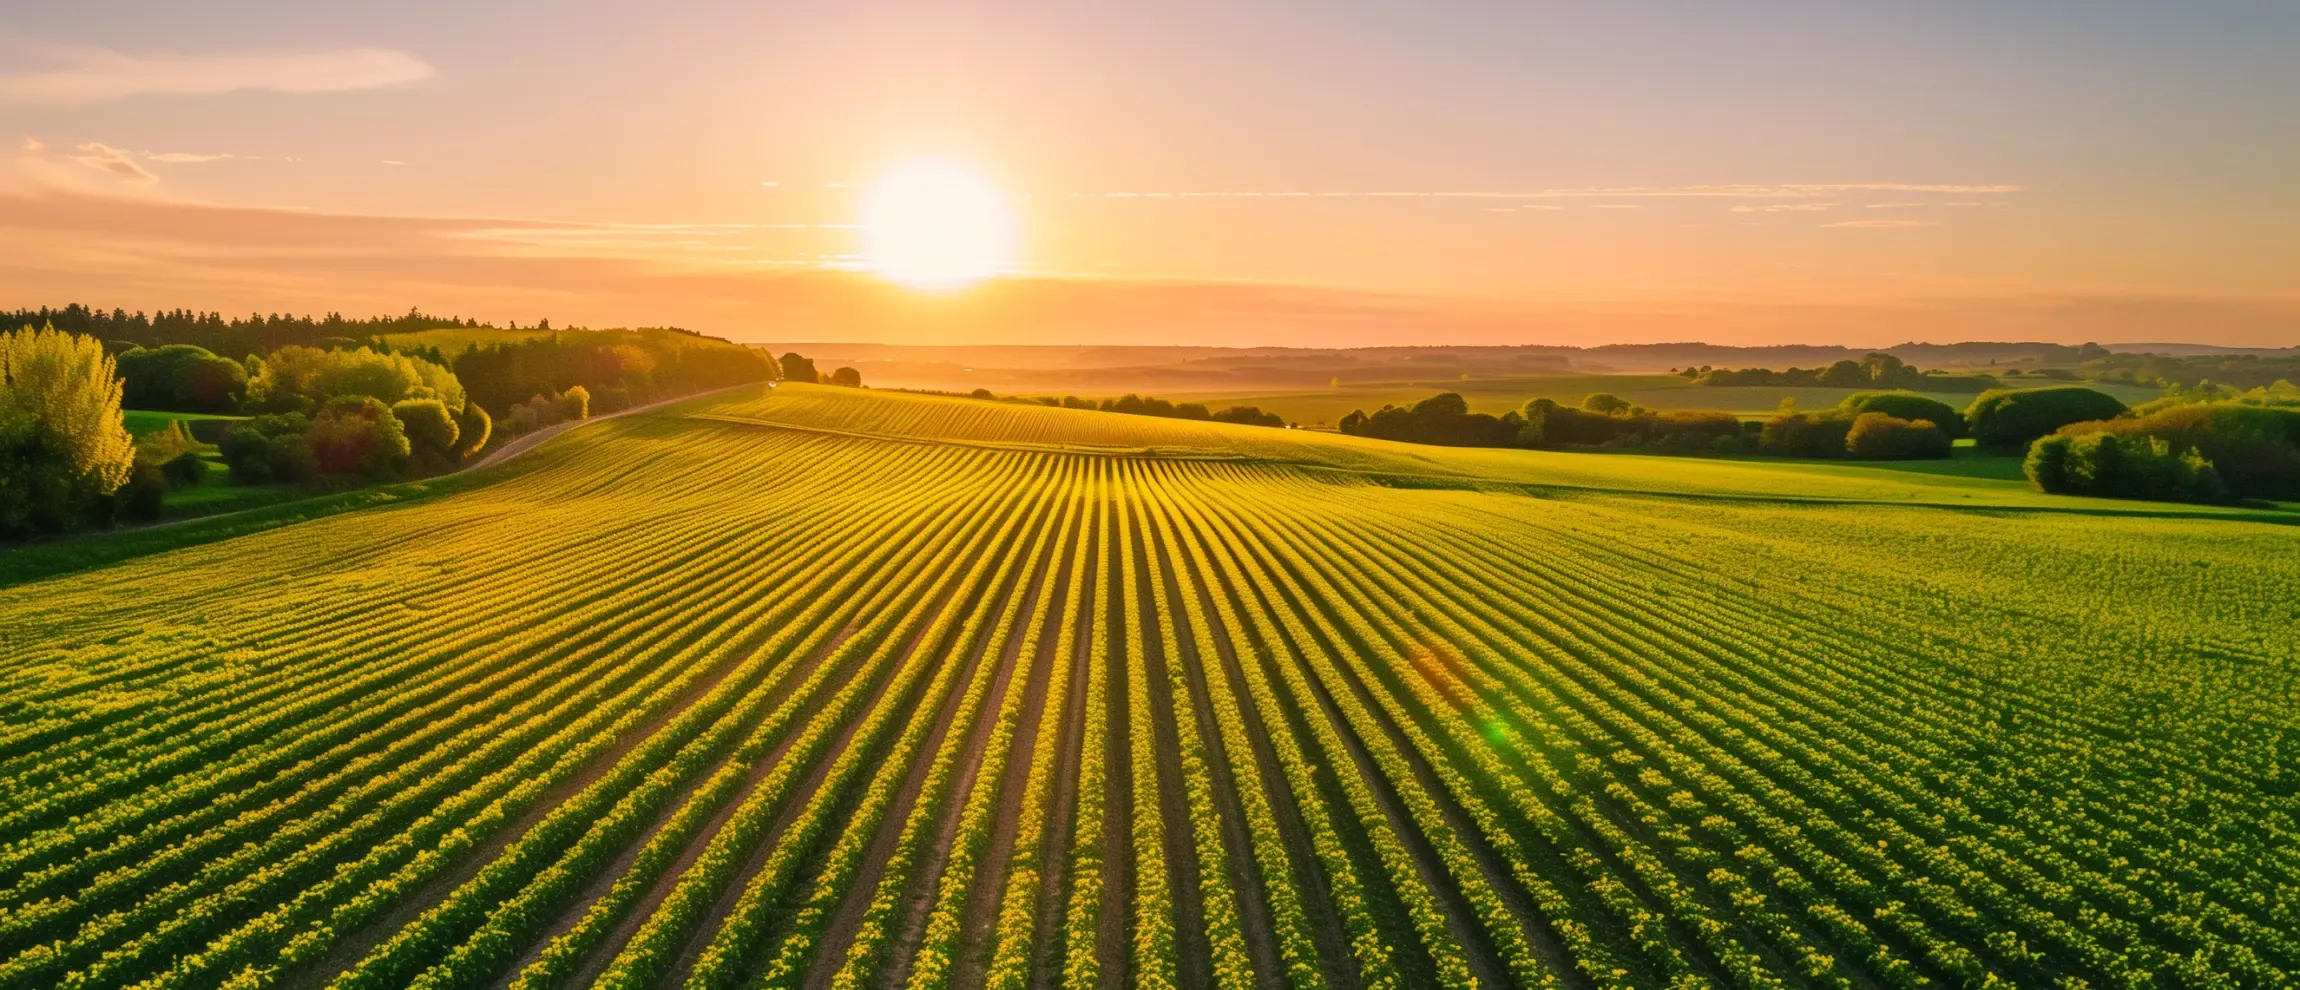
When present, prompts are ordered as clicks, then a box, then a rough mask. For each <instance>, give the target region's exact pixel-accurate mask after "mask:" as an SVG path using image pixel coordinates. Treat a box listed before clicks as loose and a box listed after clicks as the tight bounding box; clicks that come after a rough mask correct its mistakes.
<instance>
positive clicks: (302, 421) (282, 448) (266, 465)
mask: <svg viewBox="0 0 2300 990" xmlns="http://www.w3.org/2000/svg"><path fill="white" fill-rule="evenodd" d="M310 429H311V420H310V419H309V418H307V417H305V416H304V414H302V413H285V414H282V415H276V416H257V417H255V418H253V419H250V420H247V421H246V422H243V423H240V424H238V425H236V426H233V427H232V429H231V432H229V433H226V434H224V439H223V442H221V443H219V444H217V445H216V446H217V448H218V449H219V450H220V451H222V453H223V457H224V467H225V468H227V469H229V470H230V471H231V480H232V484H235V485H264V484H270V483H272V482H275V481H278V482H292V481H303V480H305V479H307V478H310V477H311V476H312V475H313V474H314V473H316V470H317V469H316V467H315V466H313V465H312V463H311V448H310V447H309V446H308V445H307V444H306V443H305V441H304V433H305V432H306V431H308V430H310Z"/></svg>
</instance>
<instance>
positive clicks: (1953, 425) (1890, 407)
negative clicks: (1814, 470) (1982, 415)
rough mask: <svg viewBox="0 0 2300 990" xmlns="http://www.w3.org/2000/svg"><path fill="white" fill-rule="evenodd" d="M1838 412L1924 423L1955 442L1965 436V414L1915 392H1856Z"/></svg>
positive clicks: (1847, 414)
mask: <svg viewBox="0 0 2300 990" xmlns="http://www.w3.org/2000/svg"><path fill="white" fill-rule="evenodd" d="M1837 411H1838V412H1840V413H1842V414H1843V415H1844V416H1845V417H1846V418H1848V419H1851V418H1855V417H1858V416H1860V415H1861V414H1862V413H1873V412H1878V413H1884V414H1885V415H1887V416H1892V417H1895V418H1898V419H1905V420H1908V421H1910V422H1915V421H1917V420H1920V419H1921V420H1925V421H1926V422H1929V423H1931V424H1933V425H1934V426H1935V427H1938V428H1939V429H1940V431H1941V432H1942V433H1945V434H1947V435H1948V437H1949V439H1951V440H1954V439H1957V438H1958V437H1962V436H1964V435H1965V417H1964V415H1963V414H1961V413H1959V412H1957V411H1956V409H1955V408H1953V407H1951V406H1950V405H1949V404H1948V403H1946V402H1942V401H1940V400H1939V399H1928V398H1925V397H1924V396H1921V395H1918V394H1916V393H1915V392H1855V393H1853V394H1852V395H1848V396H1846V397H1845V401H1843V402H1840V403H1838V404H1837Z"/></svg>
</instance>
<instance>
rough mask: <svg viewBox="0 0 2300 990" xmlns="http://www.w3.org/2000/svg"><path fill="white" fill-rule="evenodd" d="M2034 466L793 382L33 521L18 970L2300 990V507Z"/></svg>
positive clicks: (9, 881) (7, 962) (406, 982)
mask: <svg viewBox="0 0 2300 990" xmlns="http://www.w3.org/2000/svg"><path fill="white" fill-rule="evenodd" d="M1471 386H1479V387H1481V388H1482V383H1475V382H1469V383H1462V385H1461V386H1460V388H1461V390H1462V391H1464V394H1465V395H1470V394H1472V393H1471V389H1470V387H1471ZM1545 387H1546V386H1545ZM1556 387H1557V388H1558V389H1560V390H1561V391H1560V392H1559V393H1558V394H1557V396H1556V397H1558V398H1561V399H1562V398H1567V397H1571V398H1574V399H1578V398H1579V395H1580V394H1582V393H1584V392H1586V391H1595V390H1609V391H1615V392H1617V393H1619V394H1622V395H1624V396H1625V397H1628V398H1631V399H1632V400H1633V401H1639V402H1647V400H1645V399H1640V398H1638V390H1636V389H1625V388H1621V387H1619V385H1618V384H1616V385H1615V386H1614V387H1611V388H1604V389H1599V388H1591V387H1587V383H1586V382H1583V381H1574V380H1570V379H1561V380H1559V384H1558V385H1557V386H1556ZM1429 391H1430V389H1429V388H1428V387H1427V386H1415V387H1414V388H1413V389H1411V390H1410V393H1411V395H1412V397H1415V398H1419V397H1422V396H1425V395H1426V394H1427V393H1428V392H1429ZM1723 391H1734V390H1725V389H1689V388H1684V387H1682V386H1680V387H1676V388H1674V389H1671V388H1669V387H1665V386H1663V385H1660V384H1655V385H1653V386H1650V387H1649V388H1648V389H1647V392H1648V393H1649V394H1651V395H1654V396H1669V397H1675V396H1680V395H1683V396H1684V397H1685V399H1686V400H1687V401H1686V402H1685V403H1684V404H1685V405H1686V406H1688V407H1695V406H1699V407H1712V408H1713V407H1715V405H1716V403H1717V402H1718V399H1716V398H1713V397H1712V396H1713V395H1714V393H1717V392H1723ZM1688 393H1689V394H1688ZM1345 394H1346V395H1347V398H1344V397H1341V396H1324V397H1315V398H1312V397H1304V398H1303V399H1302V400H1301V401H1302V402H1303V403H1304V405H1303V406H1302V407H1301V408H1303V409H1316V410H1319V411H1321V412H1332V413H1333V414H1334V415H1339V413H1341V412H1347V411H1348V408H1353V407H1357V406H1363V405H1367V404H1368V401H1369V399H1371V398H1372V396H1373V393H1372V392H1355V391H1353V392H1349V393H1345ZM1535 394H1543V393H1539V392H1528V391H1527V390H1526V387H1525V384H1524V383H1523V382H1519V383H1515V384H1512V385H1511V386H1509V391H1508V392H1507V395H1508V398H1507V399H1506V400H1505V399H1504V398H1503V389H1502V388H1501V386H1499V385H1496V387H1495V388H1494V389H1493V390H1492V391H1490V392H1479V393H1477V394H1476V395H1474V396H1473V397H1472V404H1473V407H1475V408H1482V409H1491V410H1495V411H1498V410H1499V409H1501V408H1505V407H1508V406H1514V405H1515V404H1516V403H1518V402H1522V401H1523V400H1524V399H1525V398H1528V397H1531V396H1532V395H1535ZM1237 401H1246V402H1255V403H1257V404H1261V405H1263V406H1264V408H1276V409H1279V410H1280V411H1282V412H1284V413H1285V414H1286V415H1289V416H1293V417H1296V418H1305V419H1306V418H1308V414H1307V413H1303V412H1297V411H1293V410H1288V409H1287V408H1286V407H1285V406H1283V405H1282V404H1281V403H1282V402H1283V401H1286V400H1285V398H1284V397H1282V396H1281V397H1273V396H1259V397H1242V398H1239V399H1238V400H1237ZM1379 401H1395V400H1379ZM1379 401H1372V403H1371V404H1373V405H1378V404H1379ZM1748 401H1749V402H1750V403H1756V402H1758V398H1757V397H1755V396H1752V397H1750V398H1749V400H1748ZM1773 401H1777V399H1776V400H1773ZM1802 401H1803V400H1802V399H1800V402H1802ZM1647 404H1654V403H1651V402H1647ZM1770 407H1771V402H1767V403H1765V404H1764V405H1763V406H1762V408H1764V409H1769V408H1770ZM1664 408H1668V406H1664ZM1988 460H1989V461H1990V462H1992V463H1983V461H1982V460H1981V459H1975V458H1964V457H1960V458H1957V459H1951V460H1948V461H1942V462H1933V463H1928V464H1921V465H1909V464H1903V465H1890V466H1880V465H1862V464H1849V463H1792V462H1775V461H1759V460H1732V459H1695V458H1673V457H1663V456H1648V455H1639V454H1602V455H1599V454H1576V453H1556V452H1540V451H1520V450H1504V449H1455V448H1441V447H1425V446H1409V445H1402V444H1394V443H1388V442H1383V441H1378V440H1370V439H1363V438H1357V437H1346V436H1339V435H1333V434H1327V433H1320V432H1313V431H1307V430H1283V429H1272V428H1259V427H1246V426H1232V425H1226V424H1218V423H1204V422H1190V421H1182V420H1172V419H1157V418H1150V417H1140V416H1125V415H1118V414H1111V413H1101V412H1092V411H1082V410H1065V409H1054V408H1045V407H1040V406H1031V405H1022V404H1016V403H1001V402H989V401H978V400H970V399H959V398H948V397H940V396H927V395H914V394H896V393H888V392H872V391H865V390H855V389H840V388H832V387H826V386H816V385H797V384H785V385H782V386H781V387H779V388H772V389H769V388H766V387H764V386H760V387H753V388H743V389H736V390H734V391H730V392H726V393H722V394H719V395H715V396H709V397H703V398H697V399H692V400H689V401H686V402H681V403H676V404H673V405H670V406H667V407H664V408H661V409H657V410H651V411H648V412H644V413H639V414H634V415H631V416H627V417H623V418H620V419H616V420H613V421H610V422H603V423H600V424H597V425H596V426H593V427H590V428H587V429H584V430H580V431H575V432H572V433H569V434H566V435H563V436H560V437H556V438H553V439H552V440H551V441H549V442H547V443H545V444H543V445H541V446H540V447H538V448H537V449H535V450H534V451H532V452H530V453H528V454H526V455H524V456H522V457H520V458H517V459H515V460H513V461H510V462H508V463H506V464H503V465H501V466H496V467H489V468H486V469H483V470H480V471H475V472H468V473H466V474H463V475H458V476H455V477H454V478H452V479H445V480H442V481H440V482H435V483H433V484H432V487H431V488H428V489H423V490H421V491H407V492H403V493H402V494H401V495H400V496H395V497H392V498H389V499H377V498H369V499H367V500H365V501H360V502H356V503H347V504H344V505H341V506H336V507H335V508H334V509H333V510H332V511H330V512H312V513H306V514H301V515H297V516H294V517H292V518H290V517H282V518H279V519H273V520H268V521H244V522H240V523H234V522H228V521H226V520H216V521H212V522H211V523H209V524H206V525H204V526H203V525H201V524H192V525H187V526H183V527H171V528H169V529H168V530H154V531H146V532H142V533H129V534H118V535H114V536H105V537H97V538H94V539H93V540H91V541H86V542H83V543H81V544H79V545H78V548H77V550H76V553H77V554H78V555H77V556H75V557H71V558H69V559H65V558H61V557H58V556H57V554H56V551H55V549H54V548H44V547H39V546H34V547H27V548H20V549H17V550H12V551H7V552H6V553H5V554H0V574H5V575H8V580H9V581H11V582H12V583H9V584H7V585H6V586H5V590H4V592H0V652H4V653H5V654H6V655H7V656H8V657H9V662H8V663H6V664H4V665H0V711H4V712H6V713H7V717H6V719H5V725H4V727H0V782H4V783H5V787H6V792H7V793H8V794H9V795H10V797H11V799H12V800H11V801H10V802H9V806H8V807H7V808H6V809H0V988H13V987H25V988H31V987H124V986H146V987H155V988H156V987H225V986H229V987H234V988H242V987H273V986H279V987H290V986H292V987H322V986H325V987H333V988H346V990H349V988H369V987H404V986H422V987H474V988H476V987H503V986H508V987H513V988H517V990H543V988H559V987H578V986H593V987H616V988H641V987H696V988H737V987H741V988H752V987H801V986H804V987H831V986H837V987H881V986H885V987H892V986H902V987H916V988H929V987H934V988H939V987H966V988H975V987H1002V988H1006V987H1015V988H1019V987H1064V988H1079V990H1086V988H1100V987H1201V986H1206V987H1224V988H1239V990H1244V988H1261V987H1325V986H1331V987H1346V988H1361V987H1363V988H1372V987H1472V986H1481V987H1504V986H1518V987H1572V988H1594V987H1608V988H1610V987H1624V988H1626V987H1655V986H1671V987H1688V988H1690V987H1708V986H1714V987H1858V988H1874V987H1888V986H1890V987H1919V986H1958V985H1962V986H1990V985H1997V986H2062V987H2079V986H2091V987H2109V986H2128V987H2142V986H2242V987H2267V986H2284V985H2289V984H2290V982H2291V981H2292V980H2293V979H2294V976H2295V974H2300V940H2296V939H2295V937H2294V935H2293V933H2294V932H2295V931H2300V858H2295V856H2294V852H2293V851H2294V849H2295V848H2296V846H2295V844H2294V842H2293V837H2294V835H2295V834H2296V832H2300V770H2296V769H2295V768H2296V767H2300V706H2296V704H2295V698H2296V697H2300V695H2296V693H2295V692H2296V689H2300V682H2296V679H2295V678H2296V674H2300V667H2296V666H2295V665H2296V664H2300V637H2295V636H2293V635H2292V631H2293V629H2294V628H2295V626H2296V625H2300V554H2295V553H2292V552H2291V549H2292V547H2293V540H2294V538H2295V534H2296V533H2300V530H2295V529H2294V528H2293V526H2292V525H2291V524H2292V523H2294V522H2300V514H2295V513H2293V512H2291V511H2288V510H2285V509H2279V508H2260V507H2255V508H2220V507H2200V506H2180V505H2170V504H2159V503H2142V502H2110V501H2104V500H2097V499H2078V498H2070V497H2062V496H2053V495H2045V494H2040V493H2037V492H2035V491H2033V490H2031V489H2030V488H2029V487H2028V486H2027V485H2026V484H2025V483H2022V482H2020V481H2018V480H2016V479H2013V478H2008V477H2005V476H2004V475H2003V472H2002V471H2001V470H2000V469H1999V468H1998V466H1996V465H1994V464H1993V462H1994V461H1999V460H2002V459H1988ZM260 511H262V510H259V512H260ZM276 511H283V512H284V511H285V508H284V507H283V508H282V509H281V510H276ZM106 541H119V542H116V543H107V542H106ZM107 547H109V548H110V549H109V550H107ZM27 553H32V554H38V553H47V554H49V557H47V558H43V559H42V561H44V563H43V562H42V561H32V562H29V563H26V562H23V561H22V560H20V559H11V558H10V557H9V556H8V555H20V554H27Z"/></svg>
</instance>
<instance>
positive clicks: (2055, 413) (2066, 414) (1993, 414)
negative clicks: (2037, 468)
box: [1965, 386, 2124, 453]
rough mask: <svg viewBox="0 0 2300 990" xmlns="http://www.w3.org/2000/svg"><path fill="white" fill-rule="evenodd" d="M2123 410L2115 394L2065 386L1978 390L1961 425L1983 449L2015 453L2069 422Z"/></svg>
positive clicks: (2106, 416) (2104, 417)
mask: <svg viewBox="0 0 2300 990" xmlns="http://www.w3.org/2000/svg"><path fill="white" fill-rule="evenodd" d="M2123 412H2124V403H2122V402H2119V401H2117V400H2116V397H2115V396H2112V395H2109V394H2107V393H2105V392H2098V391H2094V390H2092V389H2089V388H2078V387H2074V386H2066V387H2060V388H2038V389H2027V390H2022V391H2012V390H2008V389H1995V390H1991V391H1988V392H1983V393H1981V395H1980V397H1979V398H1976V399H1974V400H1973V404H1972V405H1971V406H1970V407H1968V408H1966V410H1965V424H1966V427H1967V429H1968V431H1969V432H1970V433H1971V434H1972V436H1973V439H1974V440H1975V441H1976V442H1978V443H1979V444H1980V446H1981V447H1982V448H1983V449H1987V450H1993V451H1997V452H2000V453H2018V452H2020V451H2022V450H2024V449H2026V448H2027V447H2028V445H2029V443H2030V442H2031V441H2034V440H2035V439H2036V438H2038V437H2041V436H2044V435H2045V434H2048V433H2051V432H2053V431H2055V430H2058V429H2060V428H2061V427H2064V426H2068V425H2070V424H2073V423H2084V422H2090V421H2093V420H2104V419H2114V418H2115V417H2116V416H2117V415H2119V414H2121V413H2123Z"/></svg>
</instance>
